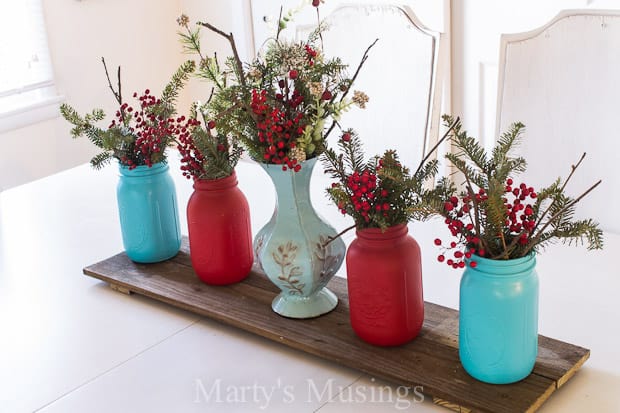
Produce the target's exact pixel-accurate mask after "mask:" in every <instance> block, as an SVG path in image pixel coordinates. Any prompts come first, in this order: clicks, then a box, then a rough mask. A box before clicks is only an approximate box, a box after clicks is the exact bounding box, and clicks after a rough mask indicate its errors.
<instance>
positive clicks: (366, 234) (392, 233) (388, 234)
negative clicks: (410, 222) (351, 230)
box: [355, 223, 409, 240]
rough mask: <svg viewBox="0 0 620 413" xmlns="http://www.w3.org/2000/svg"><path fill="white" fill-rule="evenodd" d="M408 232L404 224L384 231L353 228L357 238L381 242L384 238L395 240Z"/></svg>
mask: <svg viewBox="0 0 620 413" xmlns="http://www.w3.org/2000/svg"><path fill="white" fill-rule="evenodd" d="M408 232H409V228H408V227H407V224H406V223H402V224H395V225H392V226H390V227H387V228H386V229H385V230H382V229H381V228H361V229H360V228H355V234H356V235H357V236H358V237H359V238H363V239H370V240H382V239H386V238H396V237H399V236H402V235H405V234H407V233H408Z"/></svg>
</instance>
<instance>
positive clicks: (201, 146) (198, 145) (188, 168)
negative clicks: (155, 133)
mask: <svg viewBox="0 0 620 413" xmlns="http://www.w3.org/2000/svg"><path fill="white" fill-rule="evenodd" d="M198 118H201V119H202V121H198ZM214 127H215V125H214V122H213V121H212V120H209V114H208V112H207V108H206V107H205V105H200V104H199V103H197V102H195V103H194V104H193V105H192V109H191V113H190V122H189V126H188V128H187V132H186V133H184V134H181V135H180V136H179V139H178V141H177V148H178V150H179V152H180V153H181V162H182V164H183V165H182V166H181V170H182V171H183V175H184V176H186V177H187V178H188V179H189V178H194V179H221V178H225V177H227V176H230V175H231V174H232V173H233V172H234V169H235V166H236V165H237V162H239V158H240V157H241V154H242V153H243V148H242V147H241V146H240V145H239V144H238V142H237V141H236V140H231V139H229V138H228V137H227V136H226V135H224V134H222V133H219V132H218V131H216V130H215V129H214Z"/></svg>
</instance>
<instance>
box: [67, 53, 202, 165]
mask: <svg viewBox="0 0 620 413" xmlns="http://www.w3.org/2000/svg"><path fill="white" fill-rule="evenodd" d="M101 60H102V63H103V66H104V69H105V73H106V77H107V80H108V86H109V88H110V90H111V91H112V93H113V94H114V97H115V99H116V101H117V102H118V105H119V109H118V111H117V112H116V115H115V118H114V120H112V121H111V123H110V124H109V126H108V127H107V128H102V127H100V126H98V123H99V122H100V121H102V120H103V119H104V118H105V113H104V112H103V110H101V109H94V110H93V111H92V112H91V113H87V114H86V115H84V116H81V115H80V114H79V113H78V112H77V111H76V110H75V109H74V108H73V107H72V106H70V105H68V104H66V103H64V104H62V105H61V107H60V113H61V114H62V116H63V117H64V118H65V119H66V120H67V121H68V122H69V123H71V124H72V125H73V128H72V129H71V136H72V137H73V138H77V137H81V136H86V138H88V140H90V141H91V142H92V143H93V144H94V145H95V146H97V147H98V148H101V149H102V150H103V152H101V153H99V154H98V155H96V156H95V157H93V158H92V159H91V161H90V163H91V165H92V166H93V167H94V168H95V169H100V168H102V167H103V166H104V165H106V164H107V163H109V162H110V160H111V159H112V158H116V159H118V160H119V162H120V163H121V164H122V165H126V166H129V167H130V168H135V167H136V166H140V165H148V166H150V165H152V164H155V163H157V162H163V161H165V160H166V155H165V149H166V147H167V146H168V145H169V144H171V143H172V141H173V140H174V134H175V133H177V131H178V128H177V126H178V123H179V122H180V121H179V120H176V119H172V116H174V115H175V113H176V110H175V106H174V104H175V101H176V98H177V96H178V93H179V90H180V89H181V88H182V87H183V85H184V83H185V82H186V81H187V80H188V78H189V76H190V74H191V73H192V72H193V71H194V69H195V63H194V62H193V61H186V62H185V63H183V64H182V65H181V66H180V67H179V68H178V69H177V71H176V72H175V73H174V74H173V76H172V78H171V80H170V82H169V83H168V84H167V85H166V87H165V88H164V90H163V92H162V95H161V98H159V99H157V98H155V97H154V96H152V95H151V94H150V91H149V90H148V89H147V90H146V91H145V93H144V94H143V95H142V96H140V99H139V109H136V110H134V108H133V107H131V106H129V104H128V103H126V102H125V101H124V99H123V96H122V89H121V68H120V66H119V67H118V70H117V87H116V89H115V88H114V87H113V86H112V83H111V81H110V76H109V73H108V69H107V66H106V63H105V59H103V58H102V59H101ZM133 97H134V98H137V97H138V95H137V93H134V95H133Z"/></svg>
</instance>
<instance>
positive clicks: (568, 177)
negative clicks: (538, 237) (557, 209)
mask: <svg viewBox="0 0 620 413" xmlns="http://www.w3.org/2000/svg"><path fill="white" fill-rule="evenodd" d="M585 157H586V153H585V152H584V153H583V155H581V158H579V161H578V162H577V163H576V164H575V165H571V167H570V168H571V170H570V173H569V174H568V176H567V177H566V180H565V181H564V184H563V185H562V188H560V192H564V188H566V185H567V184H568V181H570V179H571V178H572V177H573V174H574V173H575V171H576V170H577V168H579V165H581V162H582V161H583V159H584V158H585ZM552 206H553V202H551V203H550V204H549V205H548V206H547V208H546V209H545V211H544V212H543V213H542V215H541V216H540V218H538V221H537V222H536V225H534V228H533V229H532V233H534V232H536V230H537V229H538V226H539V225H540V224H541V223H542V221H543V219H544V218H545V216H547V213H549V211H550V210H551V207H552Z"/></svg>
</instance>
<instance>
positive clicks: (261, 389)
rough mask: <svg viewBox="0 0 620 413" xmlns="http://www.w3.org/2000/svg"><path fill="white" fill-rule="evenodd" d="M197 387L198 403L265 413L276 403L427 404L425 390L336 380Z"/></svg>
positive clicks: (403, 406)
mask: <svg viewBox="0 0 620 413" xmlns="http://www.w3.org/2000/svg"><path fill="white" fill-rule="evenodd" d="M373 381H374V379H373ZM194 387H195V389H194V396H195V397H194V402H195V403H207V404H213V403H216V404H253V405H256V406H257V407H258V408H260V409H262V410H264V409H267V408H268V407H269V406H270V405H271V404H272V403H278V404H279V403H284V404H292V403H295V402H302V403H314V402H322V403H325V402H327V401H332V402H341V403H366V404H368V403H387V404H393V405H394V407H395V408H396V409H398V410H404V409H408V408H409V407H411V405H412V404H414V403H422V402H423V401H424V395H423V394H422V392H423V387H422V386H398V387H396V386H379V385H352V386H339V385H335V384H334V379H329V380H327V381H326V382H325V383H324V384H317V383H316V382H315V381H314V380H313V379H306V382H305V384H304V385H301V384H297V385H293V384H284V383H283V380H282V379H280V378H278V379H277V381H276V382H275V383H274V384H272V385H266V384H259V383H257V382H254V383H253V384H250V385H243V384H237V383H235V384H232V383H231V384H227V383H225V382H224V381H223V380H222V379H217V380H214V381H212V382H206V381H203V380H202V379H196V380H195V382H194Z"/></svg>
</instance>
